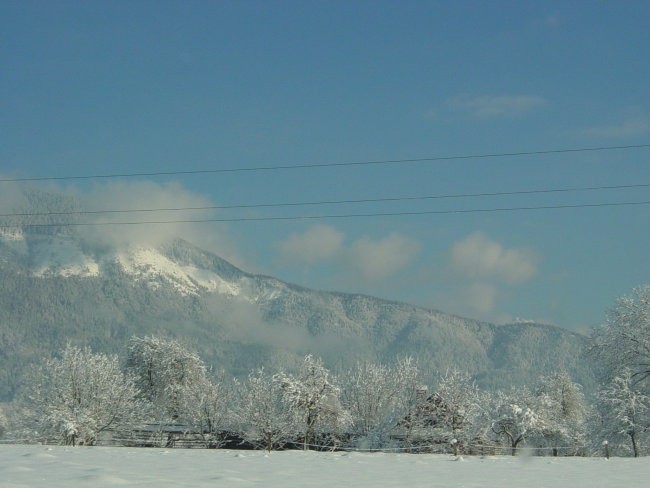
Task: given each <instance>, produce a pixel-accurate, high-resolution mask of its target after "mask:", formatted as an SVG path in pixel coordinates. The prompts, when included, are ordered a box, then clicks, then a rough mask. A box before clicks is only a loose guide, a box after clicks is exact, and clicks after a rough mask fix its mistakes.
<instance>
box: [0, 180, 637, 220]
mask: <svg viewBox="0 0 650 488" xmlns="http://www.w3.org/2000/svg"><path fill="white" fill-rule="evenodd" d="M647 187H650V183H638V184H632V185H605V186H587V187H572V188H546V189H538V190H517V191H504V192H483V193H455V194H441V195H425V196H410V197H409V196H402V197H387V198H363V199H354V200H322V201H311V202H286V203H253V204H236V205H207V206H199V207H162V208H137V209H136V208H134V209H123V210H118V209H113V210H74V211H67V212H35V213H7V214H0V217H5V218H6V217H45V216H55V215H98V214H121V213H143V212H177V211H193V210H233V209H252V208H279V207H303V206H318V205H342V204H357V203H382V202H405V201H416V200H438V199H452V198H473V197H497V196H514V195H534V194H548V193H570V192H579V191H599V190H621V189H631V188H647Z"/></svg>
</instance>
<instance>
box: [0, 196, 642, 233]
mask: <svg viewBox="0 0 650 488" xmlns="http://www.w3.org/2000/svg"><path fill="white" fill-rule="evenodd" d="M639 205H650V201H641V202H611V203H582V204H566V205H539V206H530V207H497V208H475V209H455V210H423V211H411V212H376V213H349V214H331V215H298V216H279V217H235V218H210V219H178V220H141V221H131V222H129V221H122V222H62V223H47V224H32V223H23V224H16V223H14V224H0V228H17V227H85V226H109V225H150V224H189V223H209V222H221V223H224V222H265V221H283V220H284V221H288V220H323V219H348V218H369V217H404V216H417V215H451V214H471V213H496V212H519V211H531V210H559V209H578V208H602V207H623V206H639Z"/></svg>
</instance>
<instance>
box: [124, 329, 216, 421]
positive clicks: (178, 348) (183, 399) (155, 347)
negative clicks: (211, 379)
mask: <svg viewBox="0 0 650 488" xmlns="http://www.w3.org/2000/svg"><path fill="white" fill-rule="evenodd" d="M127 370H128V371H129V372H130V373H131V374H132V375H133V376H134V378H135V379H136V382H137V383H136V384H137V386H138V388H139V389H140V390H141V392H142V393H143V395H144V398H146V399H147V400H148V401H149V402H150V403H151V404H152V406H153V407H154V415H155V418H156V420H157V421H159V422H170V421H174V422H176V421H179V420H181V417H182V416H183V413H184V412H183V410H184V408H185V407H186V406H187V405H188V404H189V403H190V401H189V399H188V397H191V396H192V395H196V394H197V393H198V392H200V391H201V388H202V387H203V386H204V385H206V374H207V368H206V366H205V364H204V362H203V360H202V359H201V358H200V357H199V355H198V354H196V353H195V352H194V351H191V350H189V349H188V348H187V347H185V346H184V345H183V344H181V343H180V342H179V341H177V340H174V339H163V338H160V337H154V336H146V337H133V338H132V339H131V340H130V341H129V345H128V357H127ZM186 420H187V419H186Z"/></svg>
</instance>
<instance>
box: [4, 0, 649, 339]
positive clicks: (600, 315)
mask: <svg viewBox="0 0 650 488" xmlns="http://www.w3.org/2000/svg"><path fill="white" fill-rule="evenodd" d="M648 18H650V4H649V3H648V2H646V1H633V0H630V1H626V2H593V1H584V2H582V1H575V2H565V1H561V2H555V1H548V2H533V1H517V2H515V1H512V2H510V1H495V2H478V1H477V2H471V1H462V2H432V1H426V2H424V1H405V2H395V1H382V0H374V1H354V2H351V1H328V2H324V1H320V2H318V1H308V0H302V1H289V0H287V1H237V2H235V1H221V2H204V1H191V0H190V1H182V2H181V1H165V0H157V1H144V0H134V1H129V2H126V1H123V2H122V1H116V2H98V1H66V0H61V1H57V2H51V1H29V0H21V1H14V0H0V66H1V69H0V176H1V177H2V179H4V180H5V181H2V182H0V185H4V188H1V187H0V192H2V193H4V195H5V196H4V198H2V197H0V204H2V206H3V208H4V209H11V208H13V207H12V206H11V202H10V198H9V197H8V195H10V193H11V192H12V191H14V190H15V189H16V188H19V187H23V186H26V185H33V186H34V185H35V186H39V185H40V186H46V187H47V188H50V189H56V190H57V191H62V192H69V193H71V194H74V195H77V196H81V197H82V198H83V199H85V201H86V202H87V205H88V206H89V207H90V208H92V209H94V210H132V209H154V208H170V207H173V208H178V207H196V206H211V207H214V206H227V207H232V206H239V207H240V208H221V209H214V208H213V209H208V210H192V211H175V212H169V211H168V212H161V213H156V212H148V213H129V214H122V215H120V214H114V215H95V216H88V219H89V220H88V221H89V222H91V221H95V222H96V221H100V220H102V219H103V220H104V221H106V220H110V219H113V220H115V221H118V220H120V219H121V220H123V221H124V220H126V221H128V220H131V221H144V220H170V219H176V220H204V219H220V220H229V219H259V220H237V221H230V222H197V223H192V224H189V223H188V224H156V225H154V224H146V225H145V224H142V225H132V226H114V227H111V228H110V229H111V232H110V233H111V235H112V237H114V238H115V237H120V236H123V237H124V238H125V239H134V240H137V239H144V238H146V237H151V236H154V235H155V236H157V237H160V238H164V237H169V236H171V235H173V234H178V233H180V234H181V235H183V236H184V237H187V238H188V239H190V240H192V241H194V242H197V243H199V244H201V245H202V246H204V247H206V248H208V249H209V250H210V251H213V252H215V253H217V254H219V255H221V256H223V257H224V258H226V259H229V260H231V261H232V262H233V263H234V264H236V265H237V266H239V267H241V268H242V269H244V270H246V271H250V272H254V273H263V274H268V275H272V276H275V277H277V278H279V279H282V280H284V281H289V282H292V283H297V284H300V285H303V286H306V287H309V288H315V289H323V290H336V291H344V292H355V293H363V294H368V295H373V296H378V297H381V298H387V299H393V300H400V301H406V302H409V303H413V304H417V305H422V306H426V307H429V308H433V309H437V310H441V311H444V312H449V313H454V314H458V315H461V316H465V317H470V318H476V319H480V320H486V321H491V322H496V323H508V322H512V321H516V320H535V321H540V322H544V323H550V324H555V325H559V326H562V327H566V328H569V329H572V330H576V331H585V330H587V329H588V328H589V327H593V326H597V325H598V324H600V323H602V322H603V320H604V318H605V313H606V311H607V309H608V308H610V307H611V306H612V305H613V303H614V301H615V300H616V298H617V297H619V296H621V295H624V294H627V293H629V292H630V290H631V289H632V288H633V287H635V286H637V285H641V284H644V283H648V281H649V278H648V272H649V271H650V266H649V265H648V259H647V251H648V249H649V247H650V246H649V244H650V227H649V226H648V223H649V222H650V205H648V204H640V205H620V206H602V204H612V203H632V202H637V203H638V202H649V201H650V186H642V185H644V184H649V185H650V164H649V162H648V156H649V155H650V147H648V144H650V63H648V59H650V30H649V29H648V28H647V19H648ZM634 146H636V147H634ZM612 147H617V148H619V149H607V150H605V149H601V150H589V151H583V150H580V151H574V149H594V148H612ZM566 149H571V151H568V152H567V151H564V150H566ZM521 153H537V154H521ZM541 153H543V154H541ZM487 155H489V156H490V157H474V156H487ZM420 159H425V161H413V160H420ZM407 160H408V161H407ZM378 161H400V162H391V163H384V164H350V163H370V162H378ZM260 168H272V169H260ZM179 172H190V173H186V174H178V173H179ZM191 172H195V173H191ZM151 173H158V174H151ZM160 173H166V174H160ZM170 173H171V174H170ZM173 173H176V174H173ZM133 174H139V175H142V174H148V176H121V177H112V178H83V179H79V178H77V179H65V178H67V177H88V176H98V175H133ZM43 177H49V178H58V179H56V180H46V181H38V182H37V181H7V180H17V179H21V180H22V179H25V178H27V179H29V178H43ZM633 185H636V186H633ZM603 186H609V187H611V186H617V187H619V188H610V189H600V190H593V189H592V190H584V189H585V188H594V187H603ZM620 187H625V188H620ZM8 189H11V191H10V190H8ZM577 189H583V190H577ZM539 190H543V191H544V192H543V193H539V192H538V193H531V192H535V191H539ZM548 190H571V191H548ZM494 193H497V194H499V195H491V196H488V195H485V194H494ZM503 193H512V194H510V195H504V194H503ZM477 194H481V195H483V196H475V195H477ZM472 195H474V196H472ZM440 196H446V197H445V198H432V197H440ZM421 197H427V198H421ZM351 200H366V201H365V202H356V203H350V201H351ZM367 200H373V201H371V202H370V201H367ZM378 200H381V201H378ZM341 201H345V202H348V203H345V204H343V203H324V202H341ZM307 203H309V204H310V205H303V204H307ZM278 204H291V205H284V206H277V205H278ZM297 204H301V205H297ZM264 205H271V206H264ZM585 205H588V206H587V207H585ZM241 206H244V208H241ZM557 206H563V207H566V206H573V208H561V209H558V208H548V207H557ZM575 206H577V207H575ZM521 207H546V208H544V209H536V210H517V211H515V210H509V211H503V210H501V211H494V209H513V208H521ZM476 210H481V211H480V212H476ZM10 211H11V210H4V213H7V212H10ZM359 214H363V215H365V216H363V217H361V216H357V217H350V215H359ZM368 214H371V215H368ZM376 214H384V215H376ZM385 214H391V215H385ZM395 214H399V215H395ZM322 216H330V217H325V218H320V217H322ZM331 216H338V217H331ZM345 216H347V217H345ZM288 217H291V219H289V218H288ZM293 217H310V218H295V219H294V218H293ZM317 217H318V218H317Z"/></svg>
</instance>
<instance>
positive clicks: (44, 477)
mask: <svg viewBox="0 0 650 488" xmlns="http://www.w3.org/2000/svg"><path fill="white" fill-rule="evenodd" d="M648 480H650V458H639V459H634V458H612V459H609V460H606V459H604V458H548V457H510V456H503V457H469V456H468V457H464V458H462V457H461V458H455V457H453V456H445V455H433V454H387V453H323V452H302V451H285V452H272V453H270V454H269V453H266V452H264V451H230V450H200V449H196V450H193V449H187V450H186V449H175V450H166V449H154V448H140V449H137V448H126V447H62V446H61V447H49V446H22V445H0V487H1V488H10V487H11V488H17V487H48V488H75V487H82V486H84V487H85V486H98V487H112V486H152V487H172V486H173V487H177V486H188V487H204V486H205V487H208V486H209V487H212V488H214V487H234V488H236V487H249V486H260V487H264V488H294V487H296V488H298V487H300V488H307V487H317V486H318V487H341V486H353V487H373V488H375V487H376V488H380V487H405V488H419V487H427V488H431V487H465V488H473V487H485V488H490V487H503V486H520V487H526V488H534V487H554V488H576V487H581V486H584V487H590V488H598V487H603V488H605V487H607V488H613V487H625V488H637V487H638V488H641V487H647V486H648Z"/></svg>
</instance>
